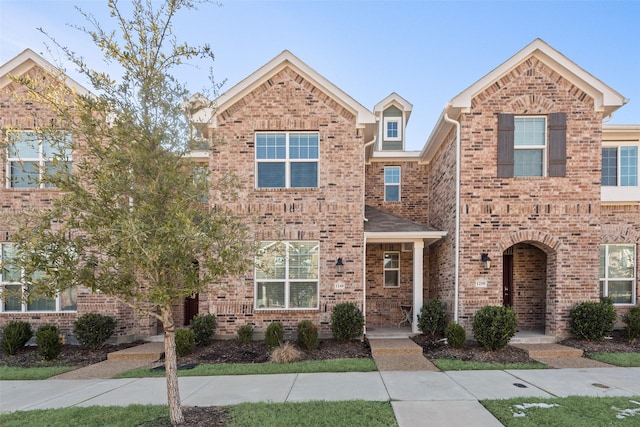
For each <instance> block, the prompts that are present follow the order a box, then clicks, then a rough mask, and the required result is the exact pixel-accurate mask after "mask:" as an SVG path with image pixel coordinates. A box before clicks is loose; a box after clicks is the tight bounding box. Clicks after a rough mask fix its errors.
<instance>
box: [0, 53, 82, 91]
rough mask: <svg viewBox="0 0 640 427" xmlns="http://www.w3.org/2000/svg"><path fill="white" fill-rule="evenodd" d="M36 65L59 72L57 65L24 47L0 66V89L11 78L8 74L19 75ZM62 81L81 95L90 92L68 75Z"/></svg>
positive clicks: (52, 71) (47, 70) (50, 71)
mask: <svg viewBox="0 0 640 427" xmlns="http://www.w3.org/2000/svg"><path fill="white" fill-rule="evenodd" d="M36 66H37V67H40V68H42V69H43V70H45V71H46V72H49V73H51V74H54V75H55V74H57V73H59V72H60V70H59V68H58V67H55V66H54V65H53V64H51V63H50V62H49V61H47V60H46V59H44V58H43V57H42V56H40V55H38V54H37V53H35V52H34V51H33V50H31V49H25V50H24V51H22V53H20V54H19V55H17V56H16V57H15V58H13V59H11V60H9V61H8V62H6V63H5V64H3V65H2V66H0V89H2V88H4V87H6V86H7V85H9V84H10V83H11V79H10V78H9V76H10V75H12V76H21V75H23V74H25V73H26V72H28V71H29V70H31V69H32V68H33V67H36ZM64 82H65V84H66V85H67V86H68V87H70V88H72V89H74V90H75V91H76V92H77V93H79V94H81V95H88V94H89V93H91V92H90V91H89V90H88V89H86V88H85V87H84V86H82V85H81V84H80V83H78V82H76V81H75V80H73V79H72V78H71V77H68V76H66V75H65V79H64Z"/></svg>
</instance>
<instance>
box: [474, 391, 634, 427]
mask: <svg viewBox="0 0 640 427" xmlns="http://www.w3.org/2000/svg"><path fill="white" fill-rule="evenodd" d="M480 403H482V405H484V407H485V408H487V410H489V412H491V413H492V414H493V415H494V416H495V417H496V418H497V419H498V420H499V421H500V422H501V423H502V424H503V425H505V426H506V427H534V426H554V427H575V426H581V427H586V426H622V427H625V426H638V425H640V396H634V397H590V396H570V397H564V398H548V399H542V398H537V397H518V398H514V399H505V400H484V401H481V402H480ZM516 405H520V406H516ZM522 405H526V406H530V407H528V408H526V407H524V406H522ZM546 405H557V406H546ZM531 406H532V407H531Z"/></svg>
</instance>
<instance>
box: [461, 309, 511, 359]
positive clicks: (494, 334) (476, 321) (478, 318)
mask: <svg viewBox="0 0 640 427" xmlns="http://www.w3.org/2000/svg"><path fill="white" fill-rule="evenodd" d="M517 325H518V315H517V314H516V312H515V311H514V310H513V308H511V307H502V306H492V305H487V306H484V307H482V308H481V309H480V310H478V312H477V313H476V315H475V317H474V318H473V326H472V329H473V335H474V336H475V338H476V340H477V341H478V342H479V343H480V345H481V346H483V347H484V348H485V349H487V350H500V349H502V348H504V347H506V346H507V344H508V343H509V340H510V339H511V338H513V336H514V335H515V334H516V328H517Z"/></svg>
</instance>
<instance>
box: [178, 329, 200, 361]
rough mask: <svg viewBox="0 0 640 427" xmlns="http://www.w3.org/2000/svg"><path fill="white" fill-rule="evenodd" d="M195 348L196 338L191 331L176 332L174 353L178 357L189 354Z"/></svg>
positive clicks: (180, 330) (179, 330) (181, 330)
mask: <svg viewBox="0 0 640 427" xmlns="http://www.w3.org/2000/svg"><path fill="white" fill-rule="evenodd" d="M195 346H196V337H195V334H194V332H193V331H192V330H191V329H177V330H176V353H177V354H178V356H186V355H188V354H191V353H192V352H193V349H194V347H195Z"/></svg>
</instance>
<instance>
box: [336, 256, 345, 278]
mask: <svg viewBox="0 0 640 427" xmlns="http://www.w3.org/2000/svg"><path fill="white" fill-rule="evenodd" d="M343 270H344V264H343V263H342V258H338V259H337V260H336V273H338V274H342V271H343Z"/></svg>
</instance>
